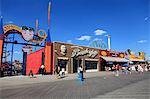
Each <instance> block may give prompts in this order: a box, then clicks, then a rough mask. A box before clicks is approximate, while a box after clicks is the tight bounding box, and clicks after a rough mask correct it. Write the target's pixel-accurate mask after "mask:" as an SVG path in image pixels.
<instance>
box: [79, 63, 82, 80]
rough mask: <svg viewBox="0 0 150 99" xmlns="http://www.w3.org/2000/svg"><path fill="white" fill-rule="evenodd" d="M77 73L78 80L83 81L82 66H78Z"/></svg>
mask: <svg viewBox="0 0 150 99" xmlns="http://www.w3.org/2000/svg"><path fill="white" fill-rule="evenodd" d="M78 73H79V74H78V75H79V80H80V81H83V68H82V66H80V67H79V68H78Z"/></svg>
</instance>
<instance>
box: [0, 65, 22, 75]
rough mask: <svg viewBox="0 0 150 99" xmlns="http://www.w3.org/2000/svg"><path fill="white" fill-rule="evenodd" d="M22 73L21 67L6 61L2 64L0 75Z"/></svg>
mask: <svg viewBox="0 0 150 99" xmlns="http://www.w3.org/2000/svg"><path fill="white" fill-rule="evenodd" d="M18 74H21V67H19V66H15V65H13V64H12V65H11V64H9V63H4V64H2V65H1V66H0V77H4V76H12V75H18Z"/></svg>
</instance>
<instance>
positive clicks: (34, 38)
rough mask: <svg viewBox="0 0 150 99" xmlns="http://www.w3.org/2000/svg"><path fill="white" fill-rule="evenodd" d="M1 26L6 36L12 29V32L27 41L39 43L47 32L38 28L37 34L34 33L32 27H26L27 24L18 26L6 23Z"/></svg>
mask: <svg viewBox="0 0 150 99" xmlns="http://www.w3.org/2000/svg"><path fill="white" fill-rule="evenodd" d="M3 28H4V35H5V36H7V35H8V34H11V32H10V31H13V33H18V34H20V35H21V36H22V38H23V39H24V40H25V41H27V42H37V43H40V42H43V41H44V40H45V39H46V37H47V34H46V32H45V31H44V30H39V31H37V34H34V28H31V27H27V26H22V27H18V26H16V25H13V24H8V25H5V26H4V27H3ZM15 31H16V32H15ZM41 33H43V35H41Z"/></svg>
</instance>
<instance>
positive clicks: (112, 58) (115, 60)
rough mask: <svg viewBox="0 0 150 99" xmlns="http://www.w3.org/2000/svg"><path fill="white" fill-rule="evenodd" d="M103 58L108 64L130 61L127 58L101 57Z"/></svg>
mask: <svg viewBox="0 0 150 99" xmlns="http://www.w3.org/2000/svg"><path fill="white" fill-rule="evenodd" d="M101 58H103V59H104V60H105V61H107V62H128V61H129V60H127V59H125V58H119V57H104V56H101Z"/></svg>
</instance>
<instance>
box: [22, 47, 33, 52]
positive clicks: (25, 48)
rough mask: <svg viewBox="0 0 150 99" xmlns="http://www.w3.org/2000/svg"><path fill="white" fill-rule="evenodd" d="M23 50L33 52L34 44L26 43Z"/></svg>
mask: <svg viewBox="0 0 150 99" xmlns="http://www.w3.org/2000/svg"><path fill="white" fill-rule="evenodd" d="M22 50H23V52H31V51H32V46H29V45H27V46H26V45H25V46H23V47H22Z"/></svg>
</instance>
